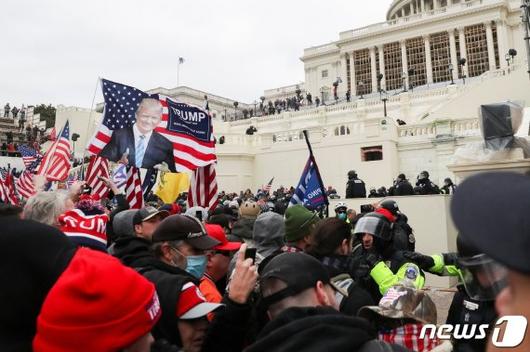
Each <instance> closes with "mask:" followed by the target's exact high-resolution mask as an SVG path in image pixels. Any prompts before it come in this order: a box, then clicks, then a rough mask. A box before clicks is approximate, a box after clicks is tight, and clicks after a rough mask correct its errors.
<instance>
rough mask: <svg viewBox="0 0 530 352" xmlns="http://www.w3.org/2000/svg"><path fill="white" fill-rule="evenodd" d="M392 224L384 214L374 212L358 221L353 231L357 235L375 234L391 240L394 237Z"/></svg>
mask: <svg viewBox="0 0 530 352" xmlns="http://www.w3.org/2000/svg"><path fill="white" fill-rule="evenodd" d="M390 225H391V224H390V222H389V221H388V220H387V219H386V218H385V217H384V216H383V215H381V214H378V213H375V212H372V213H368V214H366V215H365V216H363V217H362V218H360V219H359V220H358V221H357V223H356V224H355V229H354V230H353V233H354V234H355V235H358V234H360V235H362V234H365V233H368V234H370V235H372V236H374V238H380V239H382V240H383V241H390V240H391V239H392V231H391V226H390Z"/></svg>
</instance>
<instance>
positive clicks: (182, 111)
mask: <svg viewBox="0 0 530 352" xmlns="http://www.w3.org/2000/svg"><path fill="white" fill-rule="evenodd" d="M167 107H168V125H167V129H168V130H169V131H171V132H175V133H183V134H186V135H189V136H191V137H194V138H197V139H199V140H201V141H204V142H210V141H211V131H212V128H211V122H210V117H209V116H208V113H207V112H206V111H204V110H202V109H200V108H198V107H194V106H190V105H188V104H184V103H177V102H175V101H172V100H170V99H168V100H167Z"/></svg>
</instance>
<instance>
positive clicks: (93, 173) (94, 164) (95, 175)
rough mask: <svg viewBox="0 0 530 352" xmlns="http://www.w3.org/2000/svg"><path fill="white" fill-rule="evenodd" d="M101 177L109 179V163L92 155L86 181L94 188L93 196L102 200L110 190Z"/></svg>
mask: <svg viewBox="0 0 530 352" xmlns="http://www.w3.org/2000/svg"><path fill="white" fill-rule="evenodd" d="M99 177H105V178H107V179H108V178H109V161H108V160H107V159H105V158H101V157H99V156H96V155H92V156H91V157H90V162H89V163H88V168H87V171H86V179H85V181H86V183H87V184H88V185H89V186H90V187H92V194H93V195H97V196H98V197H99V199H102V198H104V197H106V196H107V193H108V192H109V188H108V187H107V185H106V184H105V182H103V181H102V180H100V179H99Z"/></svg>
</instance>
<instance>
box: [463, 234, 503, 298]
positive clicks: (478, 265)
mask: <svg viewBox="0 0 530 352" xmlns="http://www.w3.org/2000/svg"><path fill="white" fill-rule="evenodd" d="M456 246H457V249H458V266H459V269H460V273H461V274H460V275H461V281H462V283H463V284H464V288H465V290H466V293H467V294H468V296H469V297H471V298H472V299H474V300H477V301H492V300H494V299H495V297H496V296H497V295H498V294H499V292H501V291H502V290H503V289H504V288H505V287H506V285H507V269H506V268H505V267H504V266H503V265H501V264H499V263H498V262H496V261H495V260H493V259H492V258H490V257H489V256H487V255H486V254H484V253H481V252H480V251H478V250H477V249H475V248H474V247H473V246H471V245H470V244H469V243H468V242H467V241H465V240H464V239H463V238H462V236H460V235H459V236H458V237H457V238H456Z"/></svg>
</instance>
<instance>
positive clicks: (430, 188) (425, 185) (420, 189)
mask: <svg viewBox="0 0 530 352" xmlns="http://www.w3.org/2000/svg"><path fill="white" fill-rule="evenodd" d="M414 193H415V194H420V195H426V194H440V189H439V188H438V186H437V185H435V184H434V183H432V182H431V180H429V179H428V178H424V179H421V180H418V182H416V187H414Z"/></svg>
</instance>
